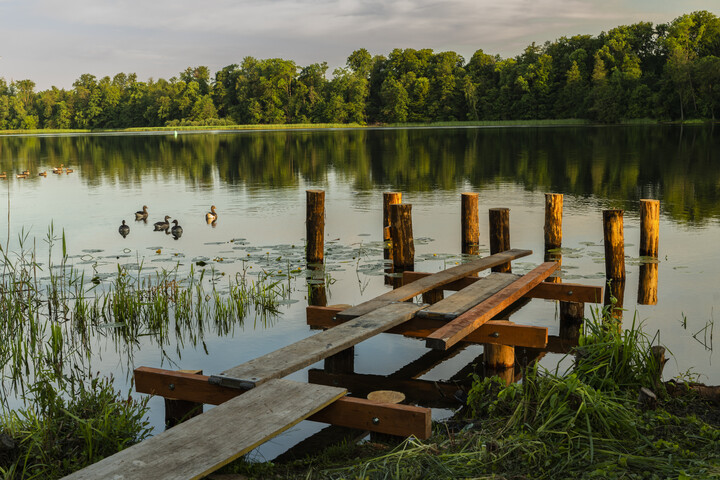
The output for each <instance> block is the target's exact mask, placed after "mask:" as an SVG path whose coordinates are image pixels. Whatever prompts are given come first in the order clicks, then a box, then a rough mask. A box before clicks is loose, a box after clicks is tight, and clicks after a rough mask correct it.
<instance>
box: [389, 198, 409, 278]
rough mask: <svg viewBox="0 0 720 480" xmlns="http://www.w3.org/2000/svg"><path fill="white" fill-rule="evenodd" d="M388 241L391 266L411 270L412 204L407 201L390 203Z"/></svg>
mask: <svg viewBox="0 0 720 480" xmlns="http://www.w3.org/2000/svg"><path fill="white" fill-rule="evenodd" d="M390 241H391V242H392V260H393V267H394V268H395V269H396V270H397V269H401V270H412V269H413V267H414V266H415V240H414V238H413V228H412V205H410V204H408V203H394V204H392V205H390Z"/></svg>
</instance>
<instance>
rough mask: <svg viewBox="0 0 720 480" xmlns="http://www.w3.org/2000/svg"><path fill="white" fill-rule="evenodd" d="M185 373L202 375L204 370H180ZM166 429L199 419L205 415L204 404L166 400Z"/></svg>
mask: <svg viewBox="0 0 720 480" xmlns="http://www.w3.org/2000/svg"><path fill="white" fill-rule="evenodd" d="M180 371H181V372H183V373H192V374H195V375H202V373H203V371H202V370H180ZM164 400H165V429H168V428H172V427H174V426H175V425H177V424H179V423H182V422H184V421H185V420H188V419H190V418H192V417H197V416H198V415H200V414H201V413H203V404H202V403H198V402H190V401H188V400H176V399H174V398H165V399H164Z"/></svg>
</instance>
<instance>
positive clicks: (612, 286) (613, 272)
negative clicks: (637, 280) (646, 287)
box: [603, 210, 625, 320]
mask: <svg viewBox="0 0 720 480" xmlns="http://www.w3.org/2000/svg"><path fill="white" fill-rule="evenodd" d="M603 238H604V242H605V279H606V280H607V281H608V282H609V285H608V288H606V289H605V302H604V304H605V306H608V305H611V304H612V302H611V297H614V298H615V299H616V300H617V302H616V303H615V306H614V310H613V316H614V317H615V318H616V319H617V320H622V307H623V299H624V297H625V234H624V230H623V211H622V210H603Z"/></svg>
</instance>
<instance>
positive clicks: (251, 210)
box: [0, 126, 720, 459]
mask: <svg viewBox="0 0 720 480" xmlns="http://www.w3.org/2000/svg"><path fill="white" fill-rule="evenodd" d="M60 164H63V165H64V166H65V167H66V168H70V169H72V170H73V171H72V173H63V174H61V175H54V174H52V173H51V171H52V168H53V167H57V166H60ZM23 170H29V171H30V172H31V174H30V176H29V177H28V178H16V174H17V173H19V172H21V171H23ZM0 171H6V172H7V174H8V178H7V179H6V180H0V182H2V183H0V188H2V189H3V190H5V191H4V192H3V193H4V195H5V197H6V200H7V201H6V202H2V203H3V207H2V211H0V214H1V215H2V218H4V219H7V220H6V221H3V222H2V226H1V227H0V243H2V245H3V248H4V250H5V251H6V252H16V251H18V250H19V249H20V243H21V241H20V240H19V239H21V238H24V240H22V244H23V248H25V249H28V248H34V249H35V250H36V252H37V256H38V258H40V259H41V260H42V259H45V258H47V255H48V245H47V242H46V240H47V232H48V229H49V228H50V227H51V225H52V229H53V231H54V235H55V237H57V238H58V240H57V241H56V242H55V246H54V248H53V258H55V259H56V260H57V259H59V257H60V256H61V250H60V243H61V241H60V240H59V238H60V237H61V235H62V234H63V232H64V236H65V242H66V245H67V253H68V256H69V262H70V263H71V264H72V265H74V266H75V267H76V268H78V269H81V270H83V271H85V272H86V276H85V277H84V281H85V282H88V284H89V282H90V281H91V279H92V278H95V279H96V282H99V285H98V287H97V288H98V289H102V288H103V286H104V285H106V284H107V283H108V282H110V281H111V280H112V278H114V276H115V275H117V271H118V264H120V265H123V266H125V267H126V268H128V269H129V271H131V272H132V271H135V272H136V271H137V270H138V268H140V269H141V271H142V272H145V273H147V274H149V275H153V274H157V273H158V272H162V271H163V270H172V269H175V268H177V270H178V271H179V272H181V274H182V275H186V274H187V273H188V272H189V271H190V269H191V268H193V271H195V272H196V273H197V272H199V271H201V270H206V272H207V275H206V277H205V278H204V281H206V282H215V284H216V285H218V286H219V287H218V288H220V290H221V291H222V289H223V288H224V285H226V279H227V278H231V277H233V276H234V275H236V274H238V273H241V272H246V274H247V275H251V276H252V275H256V274H257V272H258V271H262V270H264V271H265V272H266V273H269V274H271V275H273V276H272V277H271V278H272V279H275V280H276V281H279V282H281V283H282V285H283V286H287V288H288V290H289V292H290V293H289V295H288V296H286V298H285V299H284V301H283V302H282V305H281V312H280V314H279V315H277V316H269V317H261V318H255V317H254V315H252V314H251V315H249V316H248V317H246V318H245V319H244V321H238V322H236V323H234V324H232V325H230V326H229V328H227V327H228V326H225V327H224V328H220V327H218V328H208V329H205V330H203V332H202V333H201V335H193V334H192V333H191V334H187V333H177V334H174V335H171V336H170V337H169V338H167V339H165V340H164V341H163V342H161V343H159V342H158V341H157V339H155V338H154V337H153V336H152V335H147V336H141V337H138V338H137V339H136V341H134V342H130V343H123V342H121V341H118V340H117V339H116V338H115V337H113V336H112V335H107V332H98V333H97V335H94V336H93V338H92V339H91V340H90V345H91V347H92V355H91V358H90V359H89V360H88V361H87V365H86V368H88V371H99V372H101V373H102V374H113V375H114V377H115V380H116V384H117V385H118V387H120V388H122V389H124V390H125V391H126V390H127V389H128V388H129V385H130V383H129V377H128V375H129V372H131V370H132V368H134V367H138V366H150V367H162V368H171V369H176V368H182V369H202V370H203V371H204V373H205V374H213V373H218V372H220V371H222V370H225V369H227V368H229V367H232V366H235V365H238V364H240V363H242V362H244V361H247V360H250V359H252V358H255V357H257V356H259V355H262V354H264V353H268V352H270V351H272V350H275V349H277V348H279V347H281V346H284V345H287V344H289V343H292V342H293V341H296V340H298V339H300V338H303V337H306V336H308V335H311V334H312V333H314V332H313V331H311V330H309V328H308V327H307V325H306V323H305V306H306V305H307V286H306V284H305V275H304V271H303V272H301V273H290V272H297V271H299V270H300V269H301V267H302V266H303V255H304V236H305V191H306V190H308V189H321V190H324V191H325V192H326V226H325V234H326V275H327V277H326V278H327V279H328V285H327V293H328V297H329V299H328V301H329V303H331V304H335V303H347V304H356V303H358V302H360V301H362V300H365V299H369V298H372V297H374V296H376V295H378V294H380V293H383V292H384V291H386V290H387V289H388V288H389V287H388V286H387V285H385V282H384V278H383V257H382V252H383V244H382V228H381V227H382V225H381V224H382V192H384V191H399V192H402V194H403V201H404V203H410V204H412V206H413V207H412V213H413V230H414V236H415V242H416V244H415V246H416V267H415V269H416V270H417V271H430V272H435V271H438V270H441V269H443V268H445V267H449V266H453V265H455V264H456V263H458V262H461V261H462V260H463V259H462V257H461V256H460V255H459V252H460V194H461V192H470V191H471V192H477V193H478V194H479V205H480V238H481V242H480V243H481V245H480V252H481V254H487V253H488V251H489V246H488V237H487V235H488V234H487V225H488V217H487V210H488V208H493V207H507V208H510V232H511V244H512V246H513V247H515V248H524V249H531V250H533V252H534V253H533V255H531V256H529V257H525V258H523V259H521V260H520V261H517V262H515V263H514V267H513V271H514V272H516V273H522V272H525V271H529V270H530V269H532V268H533V267H534V266H535V265H537V264H539V263H541V262H542V261H543V222H544V194H545V193H550V192H554V193H563V194H564V217H563V264H562V272H561V276H562V278H563V279H565V280H566V281H568V282H577V283H586V284H589V285H603V283H604V263H603V229H602V210H603V209H608V208H621V209H623V210H625V215H624V222H625V242H626V245H625V247H626V248H625V254H626V257H627V258H626V269H627V283H626V293H625V302H624V304H625V308H626V309H627V310H628V311H627V312H626V313H625V322H626V323H629V322H632V319H633V317H634V316H635V318H636V319H637V321H643V322H644V328H645V330H646V331H647V332H649V333H650V334H651V335H655V334H656V333H657V335H658V336H659V341H660V343H662V344H664V345H665V346H666V347H667V348H668V349H669V350H670V352H671V354H672V358H671V360H670V362H668V364H667V365H666V367H665V378H666V379H668V378H671V377H674V376H677V375H682V376H685V377H687V376H693V375H695V374H698V375H699V380H700V381H703V382H706V383H708V384H714V385H716V384H718V383H720V369H718V368H717V367H716V366H715V365H714V363H713V360H714V359H713V351H714V348H713V347H714V345H716V344H717V341H715V340H714V339H713V329H714V323H715V317H716V316H717V315H718V314H717V313H715V310H716V309H717V307H718V306H720V288H718V285H719V284H720V273H719V272H720V255H719V254H718V253H717V252H716V251H715V248H716V245H717V244H718V240H720V131H717V130H714V129H713V128H712V127H705V126H697V127H694V126H693V127H675V126H673V127H663V126H630V127H543V128H537V127H533V128H531V127H498V128H487V127H486V128H476V127H471V128H412V129H392V128H368V129H349V130H292V131H247V132H220V131H218V132H204V133H194V132H177V133H174V132H164V133H152V134H90V135H39V136H4V137H1V138H0ZM43 171H47V172H48V174H47V177H42V176H38V173H39V172H43ZM641 198H655V199H659V200H660V213H661V217H660V255H659V261H660V263H659V274H658V278H659V280H658V301H657V304H656V305H638V304H637V301H636V297H637V291H638V277H639V269H640V259H639V258H638V256H639V254H638V244H639V236H640V232H639V199H641ZM143 205H147V206H148V211H149V221H148V223H147V224H146V223H143V222H136V221H135V219H134V212H135V211H137V210H140V209H141V208H142V206H143ZM211 205H216V206H217V211H218V214H219V218H218V221H217V222H216V223H215V224H214V225H209V224H207V223H206V222H205V218H204V217H205V213H206V212H207V211H208V210H209V207H210V206H211ZM165 215H169V216H170V217H171V220H172V219H177V220H178V221H179V223H180V225H182V227H183V230H184V232H183V235H182V237H180V238H179V239H177V240H176V239H174V238H173V236H172V235H166V234H165V233H163V232H156V231H153V227H152V223H153V222H156V221H158V220H162V219H163V217H164V216H165ZM122 220H125V221H126V222H127V223H128V225H129V226H130V233H129V235H127V237H125V238H123V237H122V236H120V235H119V234H118V226H119V225H120V223H121V221H122ZM138 265H142V266H141V267H138ZM203 265H204V266H203ZM46 274H47V272H43V271H41V272H40V273H39V275H40V276H43V275H46ZM586 314H588V315H589V314H590V310H589V308H587V309H586ZM557 315H558V314H557V304H556V303H555V302H550V301H542V300H533V301H532V302H531V303H530V304H529V305H528V306H526V307H525V308H523V309H522V310H520V311H519V312H518V313H516V314H514V315H513V317H512V320H513V321H514V322H516V323H523V324H530V325H539V326H547V327H548V328H549V331H550V334H551V335H553V334H556V333H557V323H558V320H557ZM195 333H197V332H195ZM424 352H425V346H424V342H421V341H417V340H412V339H407V338H402V337H398V336H393V335H380V336H378V337H376V338H373V339H371V340H368V341H366V342H363V343H362V344H360V345H359V346H358V347H356V351H355V353H356V358H355V367H356V371H358V372H363V373H378V374H389V373H392V372H393V371H395V370H397V369H399V368H400V367H402V366H403V365H405V364H406V363H408V362H410V361H412V360H414V359H415V358H417V357H419V356H420V355H422V354H423V353H424ZM481 352H482V347H481V346H471V347H468V348H467V349H465V350H464V351H463V352H462V353H460V354H459V355H457V356H456V357H454V358H453V359H452V361H449V362H446V364H443V365H441V366H439V367H437V368H435V369H433V370H431V371H430V372H428V373H426V374H425V375H424V376H423V377H421V378H424V379H431V380H439V379H445V378H449V377H450V376H452V375H453V374H454V373H456V371H457V370H458V369H459V368H460V367H462V366H463V365H464V364H465V363H467V362H469V361H471V360H472V359H474V358H475V357H476V356H477V355H478V354H479V353H481ZM561 358H562V356H561V355H559V354H553V355H547V356H546V357H545V358H544V359H543V360H542V364H543V365H545V366H547V367H553V366H554V365H555V364H556V363H557V362H558V361H559V360H560V359H561ZM320 365H321V364H320ZM290 378H293V379H298V380H302V381H304V380H305V379H306V374H305V372H304V371H303V372H298V373H297V374H294V375H293V376H291V377H290ZM10 403H11V404H17V402H16V400H12V399H11V401H10ZM150 405H151V409H152V410H151V413H150V420H151V422H152V424H153V425H155V426H156V427H157V428H160V426H161V425H162V423H163V415H164V413H163V408H162V400H161V399H153V400H152V401H151V403H150ZM446 414H447V412H442V411H438V412H437V417H438V418H440V417H442V416H443V415H446ZM307 423H308V425H306V424H305V423H303V424H301V426H298V427H296V428H295V429H293V431H291V432H289V433H286V434H284V435H283V436H281V437H278V439H276V440H275V441H273V442H270V443H269V444H267V445H266V446H264V447H262V448H261V449H260V450H259V451H258V452H257V453H256V458H260V459H262V458H268V459H270V458H273V457H274V456H275V454H277V453H279V452H281V451H282V450H284V449H285V448H287V447H288V446H289V445H292V443H293V442H295V441H297V440H298V439H300V438H303V437H305V436H307V435H308V434H310V433H312V432H313V431H316V430H317V429H319V428H320V426H318V425H314V424H313V425H310V424H309V423H310V422H307Z"/></svg>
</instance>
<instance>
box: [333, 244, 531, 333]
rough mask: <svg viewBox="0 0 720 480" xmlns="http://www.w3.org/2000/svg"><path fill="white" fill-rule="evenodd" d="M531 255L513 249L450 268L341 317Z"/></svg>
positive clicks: (351, 315) (403, 299)
mask: <svg viewBox="0 0 720 480" xmlns="http://www.w3.org/2000/svg"><path fill="white" fill-rule="evenodd" d="M530 254H532V250H518V249H512V250H507V251H505V252H501V253H496V254H495V255H490V256H488V257H484V258H481V259H478V260H475V261H472V262H468V263H463V264H462V265H458V266H456V267H452V268H448V269H447V270H443V271H441V272H438V273H433V274H431V275H430V276H428V277H424V278H421V279H419V280H417V281H414V282H411V283H409V284H406V285H403V286H402V287H400V288H396V289H395V290H392V291H390V292H387V293H385V294H383V295H380V296H379V297H375V298H374V299H372V300H368V301H367V302H363V303H361V304H359V305H355V306H354V307H351V308H349V309H347V310H345V311H343V312H342V313H340V314H339V315H340V316H341V317H342V318H345V319H350V318H355V317H359V316H361V315H365V314H366V313H368V312H371V311H373V310H374V309H376V308H379V307H381V306H383V305H386V304H388V303H391V302H404V301H405V300H409V299H411V298H413V297H415V296H416V295H420V294H422V293H425V292H427V291H428V290H432V289H434V288H437V287H442V286H443V285H445V284H447V283H450V282H454V281H455V280H459V279H461V278H463V277H466V276H468V275H472V274H474V273H477V272H479V271H481V270H487V269H488V268H491V267H494V266H496V265H502V264H503V263H507V262H509V261H511V260H515V259H517V258H521V257H525V256H527V255H530Z"/></svg>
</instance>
